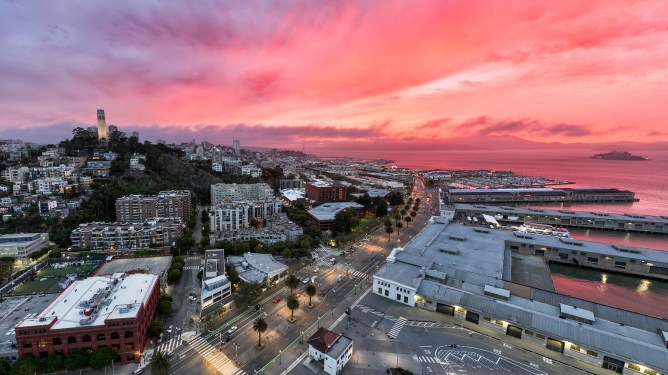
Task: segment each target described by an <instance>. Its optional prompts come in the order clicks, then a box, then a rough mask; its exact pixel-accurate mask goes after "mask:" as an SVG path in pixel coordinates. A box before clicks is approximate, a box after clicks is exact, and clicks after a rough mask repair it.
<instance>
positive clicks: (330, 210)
mask: <svg viewBox="0 0 668 375" xmlns="http://www.w3.org/2000/svg"><path fill="white" fill-rule="evenodd" d="M351 207H352V208H364V206H362V205H361V204H359V203H356V202H331V203H325V204H321V205H320V206H317V207H313V208H311V209H310V210H308V211H307V212H308V213H309V214H310V215H311V216H313V217H314V218H316V219H317V220H319V221H327V220H334V218H335V217H336V214H338V213H339V212H340V211H343V210H345V209H346V208H351Z"/></svg>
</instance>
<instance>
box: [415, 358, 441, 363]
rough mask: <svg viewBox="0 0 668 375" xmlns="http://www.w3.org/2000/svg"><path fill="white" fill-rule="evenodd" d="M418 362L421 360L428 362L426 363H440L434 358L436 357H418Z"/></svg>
mask: <svg viewBox="0 0 668 375" xmlns="http://www.w3.org/2000/svg"><path fill="white" fill-rule="evenodd" d="M418 360H419V361H420V362H426V363H438V362H437V361H436V358H434V357H428V356H419V357H418Z"/></svg>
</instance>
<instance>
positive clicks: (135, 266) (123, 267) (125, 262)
mask: <svg viewBox="0 0 668 375" xmlns="http://www.w3.org/2000/svg"><path fill="white" fill-rule="evenodd" d="M171 264H172V256H171V255H166V256H155V257H137V258H122V259H121V258H116V257H114V258H113V259H112V260H111V261H108V262H105V263H103V264H102V266H101V267H100V268H99V269H98V271H97V272H95V275H97V276H101V275H113V274H115V273H125V272H128V271H135V270H142V271H144V272H145V273H150V274H153V275H162V273H163V272H164V273H165V274H166V273H167V270H168V269H169V266H170V265H171Z"/></svg>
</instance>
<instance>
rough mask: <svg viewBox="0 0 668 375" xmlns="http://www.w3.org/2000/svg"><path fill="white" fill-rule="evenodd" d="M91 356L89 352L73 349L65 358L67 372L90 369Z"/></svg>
mask: <svg viewBox="0 0 668 375" xmlns="http://www.w3.org/2000/svg"><path fill="white" fill-rule="evenodd" d="M89 359H90V355H89V354H88V351H87V350H81V349H72V350H70V352H69V353H67V357H65V368H66V369H67V371H74V370H78V369H81V368H86V367H88V363H89V362H88V361H89Z"/></svg>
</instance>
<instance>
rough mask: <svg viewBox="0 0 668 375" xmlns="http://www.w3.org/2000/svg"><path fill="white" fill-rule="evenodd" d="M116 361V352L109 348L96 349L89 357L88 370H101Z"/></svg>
mask: <svg viewBox="0 0 668 375" xmlns="http://www.w3.org/2000/svg"><path fill="white" fill-rule="evenodd" d="M115 359H116V352H115V351H113V350H112V349H111V348H109V347H106V346H104V347H101V348H97V349H96V350H95V351H94V352H93V354H91V356H90V368H92V369H93V370H98V371H99V370H102V369H103V368H105V367H107V366H109V365H110V364H111V362H112V361H113V360H115Z"/></svg>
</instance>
